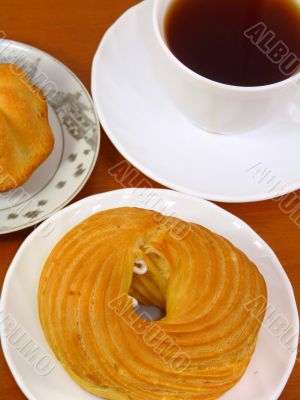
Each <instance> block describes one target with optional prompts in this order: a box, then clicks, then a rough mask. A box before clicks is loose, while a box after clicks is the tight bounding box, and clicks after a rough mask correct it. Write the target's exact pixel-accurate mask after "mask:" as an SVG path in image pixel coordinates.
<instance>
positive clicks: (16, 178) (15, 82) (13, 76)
mask: <svg viewBox="0 0 300 400" xmlns="http://www.w3.org/2000/svg"><path fill="white" fill-rule="evenodd" d="M53 146H54V137H53V134H52V131H51V128H50V125H49V122H48V108H47V102H46V100H45V97H44V95H43V93H42V92H41V91H40V90H39V89H38V88H37V87H35V86H34V85H33V84H32V83H31V82H30V81H29V79H28V78H27V76H26V74H25V72H24V71H23V70H22V69H21V68H19V67H17V66H15V65H13V64H0V192H6V191H8V190H11V189H14V188H17V187H19V186H21V185H22V184H23V183H25V182H26V181H27V180H28V179H29V178H30V176H31V175H32V174H33V172H34V171H35V170H36V169H37V168H38V167H39V166H40V165H41V164H42V163H43V162H44V161H45V160H46V159H47V158H48V156H49V155H50V153H51V152H52V149H53Z"/></svg>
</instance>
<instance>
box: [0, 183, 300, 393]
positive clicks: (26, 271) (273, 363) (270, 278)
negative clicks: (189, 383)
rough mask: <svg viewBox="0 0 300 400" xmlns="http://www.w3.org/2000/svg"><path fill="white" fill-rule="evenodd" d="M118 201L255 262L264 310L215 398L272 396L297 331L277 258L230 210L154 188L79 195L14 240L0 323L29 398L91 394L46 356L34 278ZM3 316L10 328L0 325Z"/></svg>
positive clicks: (289, 362)
mask: <svg viewBox="0 0 300 400" xmlns="http://www.w3.org/2000/svg"><path fill="white" fill-rule="evenodd" d="M123 206H133V207H140V208H148V209H155V210H156V211H160V212H162V211H163V213H164V214H166V215H172V216H174V215H175V216H177V217H179V218H183V219H185V220H187V221H192V222H196V223H199V224H202V225H204V226H205V227H207V228H209V229H211V230H213V231H214V232H216V233H218V234H220V235H223V236H225V237H226V238H228V239H229V240H231V241H232V242H233V243H234V244H235V245H236V246H237V247H239V248H240V249H241V250H242V251H244V252H245V253H246V254H247V255H248V256H249V258H250V259H251V260H252V261H254V262H255V263H256V265H257V266H258V268H259V270H260V271H261V273H262V274H263V276H264V278H265V280H266V283H267V287H268V294H269V309H268V313H267V317H266V319H265V321H264V325H263V327H262V329H261V331H260V335H259V339H258V344H257V348H256V351H255V354H254V356H253V358H252V360H251V363H250V365H249V367H248V370H247V372H246V374H245V375H244V377H243V379H242V380H241V382H239V384H238V385H237V386H235V387H234V388H233V389H232V390H231V391H230V392H228V393H227V394H226V395H225V396H223V397H222V398H220V400H241V399H242V400H253V399H255V400H277V399H278V398H279V396H280V394H281V392H282V390H283V389H284V387H285V385H286V382H287V380H288V378H289V376H290V374H291V372H292V369H293V366H294V363H295V360H296V356H297V344H298V335H299V317H298V312H297V306H296V302H295V298H294V294H293V289H292V287H291V284H290V282H289V280H288V278H287V275H286V274H285V272H284V270H283V268H282V266H281V265H280V262H279V261H278V259H277V258H276V256H275V254H274V253H273V251H272V250H271V249H270V247H269V246H268V245H267V244H266V243H265V242H264V241H263V240H262V239H261V238H260V237H259V236H258V235H257V234H256V233H255V232H254V231H253V230H252V229H251V228H250V227H249V226H248V225H246V224H245V223H244V222H243V221H241V220H240V219H238V218H237V217H235V216H234V215H232V214H229V213H228V212H226V211H224V210H223V209H221V208H220V207H218V206H216V205H214V204H212V203H210V202H207V201H205V200H201V199H198V198H195V197H191V196H189V195H185V194H180V193H176V192H173V191H169V190H159V189H156V190H152V189H124V190H118V191H114V192H110V193H105V194H99V195H96V196H92V197H89V198H86V199H84V200H82V201H80V202H78V203H75V204H73V205H71V206H69V207H67V208H65V209H64V210H62V211H60V212H58V213H57V214H55V215H54V216H53V217H51V218H50V219H49V220H48V221H45V222H44V223H43V224H41V225H40V226H39V227H38V228H37V229H36V230H35V231H33V232H32V233H31V235H30V236H28V237H27V239H26V240H25V242H24V243H23V244H22V246H21V248H20V249H19V251H18V253H17V255H16V256H15V259H14V261H13V262H12V264H11V266H10V268H9V271H8V273H7V276H6V278H5V282H4V286H3V292H2V296H1V300H2V304H1V310H0V328H1V339H2V347H3V351H4V355H5V357H6V360H7V362H8V365H9V367H10V369H11V371H12V373H13V375H14V377H15V379H16V381H17V383H18V384H19V386H20V388H21V390H22V391H23V392H24V394H25V396H26V397H27V398H28V399H30V400H53V399H55V400H92V399H94V400H96V399H97V397H95V396H92V395H91V394H89V393H87V392H85V391H84V390H82V389H81V388H80V387H79V386H77V384H76V383H74V382H73V381H72V380H71V378H70V377H69V376H68V375H67V373H66V372H65V371H64V370H63V368H62V367H61V366H60V364H59V363H58V362H57V361H56V360H55V359H54V356H53V355H52V352H51V350H50V348H49V346H48V344H47V342H46V340H45V337H44V335H43V332H42V329H41V326H40V323H39V317H38V306H37V291H38V282H39V277H40V273H41V270H42V268H43V265H44V263H45V261H46V259H47V257H48V255H49V254H50V252H51V250H52V249H53V247H54V246H55V244H56V243H57V242H58V241H59V240H60V239H61V238H62V236H63V235H65V233H66V232H68V231H69V230H70V229H71V228H73V227H74V226H75V225H77V224H78V223H80V222H81V221H82V220H84V219H85V218H87V217H89V216H90V215H92V214H94V213H96V212H99V211H102V210H106V209H111V208H116V207H123ZM5 318H9V320H6V325H9V322H10V328H6V329H4V325H5V324H4V323H3V320H4V319H5ZM274 321H277V322H275V323H274ZM282 323H283V325H282ZM18 328H19V329H21V332H22V329H23V332H25V339H24V338H23V339H21V340H20V339H19V341H18V340H17V338H18V336H19V337H20V336H21V337H22V335H20V332H19V334H18V335H14V334H13V332H14V330H16V329H18ZM291 330H293V331H291ZM286 331H288V332H289V334H288V335H285V332H286ZM28 340H31V341H32V343H33V344H31V349H32V346H34V345H35V346H36V347H38V348H39V351H38V352H37V354H35V355H34V357H33V358H31V357H32V356H33V355H32V353H30V351H29V350H30V346H29V347H27V348H26V349H25V350H24V341H25V343H26V341H28Z"/></svg>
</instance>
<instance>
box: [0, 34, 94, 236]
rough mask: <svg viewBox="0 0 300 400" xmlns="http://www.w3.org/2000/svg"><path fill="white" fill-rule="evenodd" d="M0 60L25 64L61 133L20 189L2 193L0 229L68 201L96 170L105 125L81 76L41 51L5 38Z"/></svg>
mask: <svg viewBox="0 0 300 400" xmlns="http://www.w3.org/2000/svg"><path fill="white" fill-rule="evenodd" d="M0 63H1V64H3V63H12V64H17V65H19V66H21V67H22V68H23V69H24V70H25V71H26V73H27V75H28V76H29V77H30V79H31V81H32V82H33V83H34V84H36V86H38V87H40V89H41V90H43V92H44V93H45V95H46V98H47V101H48V111H49V122H50V125H51V128H52V131H53V134H54V137H55V147H54V150H53V152H52V154H51V155H50V157H49V158H48V159H47V160H46V161H45V162H44V163H43V164H42V165H41V166H40V167H39V168H38V169H37V170H36V171H35V172H34V174H33V175H32V176H31V178H30V179H29V180H28V181H27V182H26V183H25V184H24V185H23V186H22V187H20V188H17V189H15V190H12V191H10V192H6V193H0V234H4V233H8V232H15V231H18V230H20V229H24V228H27V227H29V226H33V225H35V224H37V223H38V222H40V221H43V220H45V219H46V218H47V217H48V216H49V215H52V214H53V213H54V212H55V211H57V210H59V209H60V208H62V207H64V206H65V205H66V204H68V203H69V202H70V201H71V200H72V199H73V198H74V197H75V196H76V195H77V194H78V192H79V191H80V190H81V189H82V188H83V186H84V184H85V183H86V181H87V180H88V178H89V176H90V174H91V173H92V171H93V169H94V166H95V163H96V160H97V156H98V152H99V148H100V126H99V122H98V117H97V113H96V111H95V109H94V104H93V101H92V99H91V97H90V96H89V94H88V92H87V90H86V89H85V87H84V86H83V84H82V83H81V82H80V81H79V79H78V78H77V77H76V76H75V75H74V74H73V73H72V72H71V71H70V70H69V69H68V68H67V67H66V66H65V65H63V64H62V63H61V62H59V61H58V60H56V59H55V58H53V57H52V56H50V55H48V54H46V53H44V52H43V51H41V50H38V49H35V48H33V47H31V46H28V45H25V44H22V43H17V42H14V41H10V40H1V41H0Z"/></svg>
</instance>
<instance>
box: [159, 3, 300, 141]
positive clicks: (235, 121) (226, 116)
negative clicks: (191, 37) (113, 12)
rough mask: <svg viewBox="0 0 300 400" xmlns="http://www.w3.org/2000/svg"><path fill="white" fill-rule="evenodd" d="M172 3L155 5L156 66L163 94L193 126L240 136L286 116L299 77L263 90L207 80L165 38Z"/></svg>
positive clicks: (297, 89)
mask: <svg viewBox="0 0 300 400" xmlns="http://www.w3.org/2000/svg"><path fill="white" fill-rule="evenodd" d="M172 1H173V0H155V1H154V8H153V25H154V32H155V37H156V41H157V42H158V46H157V47H158V52H159V53H158V57H157V59H156V63H157V69H158V71H159V75H160V78H161V81H162V84H163V85H164V87H165V89H166V91H167V92H168V94H169V96H170V97H171V99H172V100H173V102H174V103H175V104H176V105H177V107H178V109H179V110H180V111H182V113H183V114H184V115H185V116H186V117H188V119H189V120H190V121H191V122H192V123H194V124H195V125H197V126H199V127H201V128H203V129H205V130H207V131H210V132H214V133H221V134H228V133H240V132H245V131H249V130H252V129H256V128H259V127H261V126H262V125H264V124H266V123H268V122H271V121H272V120H274V119H278V116H280V115H284V114H286V113H288V111H289V109H291V106H292V105H293V101H294V99H295V96H296V94H297V92H299V91H300V73H296V74H295V75H294V76H291V77H289V78H288V79H286V80H284V81H281V82H278V83H274V84H271V85H266V86H255V87H242V86H231V85H227V84H222V83H219V82H215V81H212V80H210V79H207V78H205V77H203V76H201V75H199V74H197V73H195V72H194V71H192V70H191V69H189V68H188V67H186V66H185V65H184V64H183V63H182V62H181V61H179V60H178V59H177V58H176V57H175V56H174V54H173V53H172V52H171V50H170V49H169V47H168V45H167V42H166V38H165V34H164V22H165V16H166V12H167V10H168V7H169V5H170V3H172ZM212 51H213V49H212Z"/></svg>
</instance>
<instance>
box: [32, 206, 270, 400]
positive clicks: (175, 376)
mask: <svg viewBox="0 0 300 400" xmlns="http://www.w3.org/2000/svg"><path fill="white" fill-rule="evenodd" d="M178 224H179V225H180V224H183V221H180V220H178V219H176V218H170V217H164V216H162V215H161V214H158V213H156V212H153V211H148V210H143V209H136V208H119V209H114V210H108V211H104V212H102V213H99V214H96V215H93V216H92V217H90V218H89V219H87V220H85V221H83V222H82V223H81V224H80V225H78V226H76V227H75V228H74V229H73V230H71V231H70V232H69V233H68V234H67V235H66V236H65V237H64V238H63V239H61V240H60V242H59V243H58V244H57V245H56V247H55V248H54V250H53V251H52V253H51V255H50V256H49V258H48V260H47V262H46V264H45V266H44V269H43V272H42V275H41V278H40V285H39V299H38V300H39V313H40V320H41V324H42V327H43V330H44V333H45V335H46V337H47V340H48V342H49V344H50V346H51V348H52V349H53V351H54V353H55V354H56V356H57V358H58V360H59V361H60V362H61V363H62V365H63V367H64V368H65V369H66V371H67V372H68V373H69V374H70V375H71V377H72V378H73V379H74V380H75V381H76V382H77V383H78V384H79V385H80V386H81V387H83V388H84V389H86V390H87V391H89V392H91V393H93V394H95V395H98V396H100V397H102V398H105V399H151V400H152V399H153V400H154V399H155V400H157V399H164V400H168V399H170V400H171V399H172V400H173V399H205V400H210V399H217V398H219V397H220V396H222V395H223V394H224V393H225V392H226V391H228V390H230V389H231V388H232V387H233V386H234V385H235V384H236V383H237V382H238V381H239V380H240V379H241V377H242V376H243V374H244V373H245V370H246V368H247V366H248V364H249V362H250V360H251V357H252V354H253V352H254V350H255V346H256V341H257V337H258V333H259V329H260V327H261V323H262V320H263V318H264V315H265V310H266V298H267V290H266V285H265V282H264V279H263V277H262V276H261V274H260V273H259V271H258V269H257V267H256V266H255V265H254V264H253V263H252V262H251V261H250V260H249V259H248V258H247V257H246V256H245V255H244V254H243V253H242V252H241V251H239V250H238V249H237V248H235V247H234V246H233V245H232V244H231V243H230V242H228V241H227V240H226V239H224V238H222V237H220V236H218V235H216V234H214V233H212V232H210V231H208V230H207V229H205V228H203V227H201V226H199V225H196V224H188V226H189V230H188V232H187V233H186V235H184V236H182V238H181V239H180V238H179V237H178V235H175V234H174V231H173V227H174V226H179V225H178ZM137 259H138V260H140V259H142V260H144V263H145V265H146V266H147V272H146V273H144V274H143V275H137V274H134V272H133V270H134V265H135V262H136V260H137ZM131 296H132V297H134V298H135V299H137V300H138V302H139V303H141V304H145V305H155V306H158V307H161V308H165V310H166V318H165V319H163V320H161V321H146V320H144V319H143V318H142V317H141V316H139V315H138V314H137V313H136V312H135V310H134V304H133V303H132V298H131Z"/></svg>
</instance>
